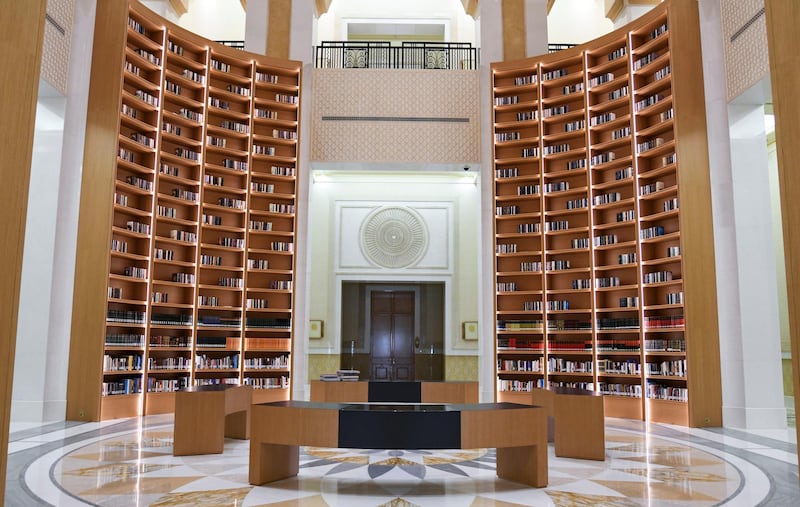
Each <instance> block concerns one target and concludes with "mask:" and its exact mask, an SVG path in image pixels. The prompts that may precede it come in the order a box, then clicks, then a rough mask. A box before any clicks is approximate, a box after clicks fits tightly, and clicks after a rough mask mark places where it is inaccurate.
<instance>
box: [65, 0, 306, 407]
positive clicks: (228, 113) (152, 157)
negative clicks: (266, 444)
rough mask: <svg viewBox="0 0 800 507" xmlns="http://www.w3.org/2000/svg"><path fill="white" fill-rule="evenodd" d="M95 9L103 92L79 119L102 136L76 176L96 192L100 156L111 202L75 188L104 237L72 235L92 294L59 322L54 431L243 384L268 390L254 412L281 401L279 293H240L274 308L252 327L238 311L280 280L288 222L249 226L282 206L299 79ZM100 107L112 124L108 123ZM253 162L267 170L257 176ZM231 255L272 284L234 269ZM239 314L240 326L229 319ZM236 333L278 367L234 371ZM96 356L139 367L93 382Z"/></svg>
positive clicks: (240, 344) (141, 16) (286, 349)
mask: <svg viewBox="0 0 800 507" xmlns="http://www.w3.org/2000/svg"><path fill="white" fill-rule="evenodd" d="M98 9H99V11H102V12H98V20H101V19H102V20H103V21H102V22H100V21H98V27H97V29H96V36H95V51H99V50H100V49H99V48H102V49H103V50H104V51H106V55H108V58H106V59H105V60H104V61H102V62H100V61H99V60H96V63H95V65H94V66H93V70H92V83H93V85H92V86H95V83H102V85H103V87H104V88H102V90H103V91H102V92H101V91H99V90H101V88H98V91H96V92H92V93H90V115H94V116H93V119H94V120H93V121H97V122H98V123H100V124H102V125H104V126H105V127H106V128H107V129H108V130H110V131H112V132H113V131H114V129H116V135H115V136H114V137H113V139H112V140H109V139H108V137H107V136H105V137H104V136H88V137H87V145H86V153H87V155H86V156H87V161H88V162H86V163H87V164H89V167H90V168H92V170H93V171H94V172H93V173H92V174H93V175H94V177H95V178H97V179H99V180H100V181H102V179H103V178H108V166H109V164H108V163H107V162H101V159H102V156H101V155H100V154H102V153H116V157H115V162H114V164H113V170H112V171H111V172H112V173H113V174H112V175H111V179H113V185H111V184H110V185H109V186H108V188H109V189H110V188H113V192H114V193H113V195H112V194H109V193H108V190H107V189H104V188H101V187H102V185H98V184H95V185H93V186H90V187H89V188H90V191H88V192H87V193H86V197H85V201H82V208H81V218H82V220H83V219H84V214H86V216H88V215H93V216H95V215H98V211H99V210H108V215H107V223H108V225H107V226H106V227H105V233H104V232H103V230H104V228H103V227H96V228H95V229H96V230H95V231H92V232H83V233H81V234H82V237H81V238H79V241H81V245H86V247H85V248H84V246H82V248H81V250H85V251H86V252H87V253H85V254H84V255H86V258H87V259H88V258H89V257H92V258H93V259H95V261H92V262H91V263H89V262H86V263H84V264H81V263H82V262H83V261H79V262H78V264H79V265H83V266H85V268H83V269H85V270H86V272H85V273H84V275H83V276H86V277H90V278H100V280H98V282H101V283H102V285H104V286H106V287H103V288H102V290H103V291H107V293H105V292H104V293H102V298H99V297H98V296H97V295H95V293H94V291H89V292H87V293H86V294H81V295H80V297H85V299H86V300H87V304H86V305H81V306H85V308H80V309H76V310H75V312H76V318H75V319H74V320H73V337H75V338H73V342H74V343H75V346H73V349H72V350H71V353H70V362H71V364H72V365H81V366H80V367H77V366H75V367H74V368H70V370H71V371H72V370H73V369H74V370H75V371H78V370H79V369H82V370H83V371H84V372H85V374H82V375H83V376H82V378H81V379H80V380H78V378H77V377H78V374H76V375H75V376H72V374H71V378H70V383H71V384H70V385H71V387H70V388H69V389H68V390H69V391H70V393H69V394H68V417H69V418H70V419H76V420H86V419H89V420H100V419H108V418H110V417H125V416H133V415H138V414H141V413H148V414H150V413H165V412H171V411H172V410H173V409H174V391H176V390H179V389H182V388H185V387H188V386H190V385H193V384H208V383H212V384H213V383H219V382H233V383H240V382H248V383H250V381H249V380H248V379H247V378H243V375H244V371H245V370H247V372H248V374H247V375H248V376H253V375H255V376H256V381H255V383H256V384H258V385H259V386H261V387H275V389H270V391H271V394H270V396H269V398H270V401H275V400H279V399H288V396H289V390H288V387H289V385H290V380H291V371H290V369H289V368H288V366H287V365H288V364H291V361H290V356H291V351H292V337H293V327H292V326H293V310H292V308H293V306H294V305H293V292H292V291H291V290H289V289H287V288H285V287H283V286H280V285H279V287H281V288H280V289H277V288H276V289H267V290H264V291H260V292H256V293H257V294H261V293H263V296H261V297H265V298H266V297H268V298H269V299H270V302H273V301H272V299H274V300H275V301H274V306H275V307H276V308H270V309H269V310H268V311H264V312H262V311H261V310H250V309H248V308H247V301H246V298H245V294H249V293H250V292H251V291H252V290H253V289H256V287H262V286H266V287H271V285H270V283H271V282H273V281H276V283H278V282H277V281H284V282H290V281H291V280H292V279H293V276H294V248H293V242H292V238H293V234H294V230H295V222H296V216H295V214H294V209H292V213H291V214H289V213H286V214H280V215H277V214H276V215H275V217H274V218H273V219H270V218H267V219H265V221H264V222H263V223H262V222H260V220H262V219H261V218H257V217H258V216H260V215H258V214H257V213H258V212H255V210H256V209H260V208H265V209H268V207H267V204H268V203H277V204H280V205H286V204H291V205H294V199H295V194H296V190H295V183H296V180H295V177H294V174H295V171H296V170H297V168H296V162H297V150H298V141H297V132H298V129H299V125H298V117H299V90H300V79H301V76H300V73H301V71H300V69H301V64H300V62H296V61H288V60H279V59H273V58H269V57H265V56H260V55H255V54H251V53H246V52H243V51H238V50H234V49H231V48H227V47H224V46H221V45H218V44H216V43H214V42H211V41H208V40H206V39H203V38H201V37H199V36H197V35H195V34H192V33H190V32H188V31H186V30H184V29H182V28H180V27H177V26H175V25H173V24H171V23H169V22H168V21H166V20H164V19H162V18H160V17H158V16H157V15H155V14H154V13H152V12H151V11H150V10H148V9H147V8H145V7H143V6H142V5H141V4H140V3H139V2H138V1H136V0H129V1H126V2H109V3H108V4H105V3H104V4H103V5H102V6H99V7H98ZM101 14H102V15H101ZM113 47H116V48H118V54H116V55H114V56H113V58H112V56H111V55H112V53H113V51H112V52H109V50H110V48H113ZM106 60H107V61H106ZM93 90H94V88H93ZM115 107H116V108H118V109H117V110H118V111H119V114H118V115H117V117H116V118H112V117H109V115H108V111H109V110H113V109H114V108H115ZM112 122H113V123H112ZM255 145H262V146H274V151H275V153H274V156H259V155H257V154H256V152H257V150H255V149H254V146H255ZM256 159H259V160H260V161H268V163H271V164H272V165H275V166H276V167H273V168H270V165H266V167H264V164H263V163H262V162H259V163H258V164H260V165H258V166H257V163H256ZM102 160H106V159H102ZM276 171H277V174H274V175H273V174H270V173H271V172H276ZM87 177H88V176H84V187H86V185H87ZM251 181H253V182H255V183H254V186H253V187H251ZM109 183H110V180H109ZM267 189H268V190H269V192H271V193H265V192H263V190H267ZM259 191H262V193H260V192H259ZM86 203H91V204H86ZM107 203H111V205H108V204H107ZM251 210H253V211H254V212H253V213H251ZM99 215H100V216H103V213H99ZM251 216H252V217H253V218H252V219H250V217H251ZM254 220H255V221H256V222H254ZM266 221H269V222H271V223H270V224H267V223H266ZM101 222H102V220H101ZM92 223H96V221H93V222H92ZM254 224H255V225H254ZM273 226H274V229H275V230H274V231H262V230H261V228H265V227H270V228H272V227H273ZM109 231H110V236H111V245H110V249H109V245H108V235H109V234H108V232H109ZM100 245H102V248H101V249H100ZM94 249H100V251H102V252H106V253H105V258H106V262H107V265H106V267H105V268H104V269H105V271H106V273H107V276H106V277H105V280H102V278H103V277H96V272H97V269H98V268H97V263H98V262H97V257H96V255H95V254H94V253H92V252H94V251H95V250H94ZM246 252H247V254H248V257H250V258H253V259H256V260H257V261H258V262H260V263H263V264H264V266H267V265H269V266H270V267H272V268H274V269H273V270H264V272H263V273H262V272H261V271H259V270H251V269H246V266H247V265H248V264H246V261H247V259H246V258H245V253H246ZM79 255H81V254H79ZM251 255H252V257H251ZM90 272H91V275H90V274H89V273H90ZM129 273H134V274H135V275H136V277H132V276H127V274H129ZM248 278H250V279H251V280H250V282H248ZM101 283H96V284H95V285H97V286H98V287H97V288H96V289H95V290H97V289H99V286H100V285H101ZM249 283H250V284H255V285H254V286H253V287H251V286H250V285H249ZM264 284H266V285H264ZM76 297H78V296H77V295H76ZM76 308H77V307H76ZM101 312H102V313H101ZM251 313H252V314H253V315H256V318H255V320H256V322H255V324H256V325H248V322H247V321H248V320H251V318H250V317H247V318H245V316H246V315H250V314H251ZM265 314H266V315H265ZM100 315H102V318H100V317H99V316H100ZM262 315H264V317H262ZM262 321H263V322H262ZM259 323H264V324H272V326H271V327H268V326H266V325H265V326H263V327H262V326H259V325H258V324H259ZM250 324H252V323H250ZM277 324H279V326H278V325H277ZM103 332H105V335H106V338H105V342H103V341H102V338H101V337H102V333H103ZM245 333H253V335H254V336H255V338H252V339H254V340H258V339H261V337H270V338H268V339H270V340H272V339H274V338H271V337H274V336H279V337H280V339H279V341H280V343H272V349H274V350H273V351H270V350H260V349H257V348H256V349H253V350H252V351H248V354H250V355H251V356H252V357H253V358H256V359H258V358H275V357H278V356H284V357H285V358H286V361H285V364H284V365H283V367H282V368H280V369H277V368H271V369H262V368H260V367H259V368H251V367H246V366H245V364H244V362H243V361H240V360H239V358H240V357H242V354H243V353H244V350H245V340H244V339H243V338H245ZM264 339H267V338H264ZM128 341H130V342H131V343H132V344H131V345H127V344H124V345H121V344H120V342H125V343H127V342H128ZM254 343H257V342H254ZM220 344H221V345H222V346H221V347H220V346H219V345H220ZM209 345H216V347H209ZM98 352H102V353H101V354H99V355H101V356H104V357H105V358H106V361H107V362H108V361H111V362H112V363H113V364H115V365H116V364H118V363H119V362H121V361H127V360H128V359H127V358H128V356H130V355H131V354H133V355H135V356H136V358H137V359H136V362H137V363H136V364H137V365H141V366H140V367H138V366H137V367H136V368H135V369H130V370H127V369H126V370H124V371H118V370H117V369H109V368H105V369H104V368H103V363H102V362H100V361H98V362H97V363H96V364H95V362H94V360H93V359H92V357H96V355H97V354H98ZM248 357H249V356H248ZM87 358H88V359H89V361H87ZM206 360H208V362H206ZM87 363H90V364H91V367H86V364H87ZM125 364H127V363H125ZM265 379H266V380H265ZM142 393H146V396H143V394H142Z"/></svg>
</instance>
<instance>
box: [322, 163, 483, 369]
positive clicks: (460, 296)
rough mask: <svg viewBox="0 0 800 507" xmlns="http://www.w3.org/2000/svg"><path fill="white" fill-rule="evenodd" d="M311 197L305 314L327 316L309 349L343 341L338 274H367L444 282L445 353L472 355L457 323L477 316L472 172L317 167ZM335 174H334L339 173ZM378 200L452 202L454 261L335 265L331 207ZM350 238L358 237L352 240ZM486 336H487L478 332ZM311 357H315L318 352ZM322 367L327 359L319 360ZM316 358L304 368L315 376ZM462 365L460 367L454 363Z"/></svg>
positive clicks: (331, 347) (333, 350)
mask: <svg viewBox="0 0 800 507" xmlns="http://www.w3.org/2000/svg"><path fill="white" fill-rule="evenodd" d="M313 179H314V181H313V182H312V183H311V189H310V195H309V202H310V210H309V213H310V231H311V234H310V242H311V245H310V253H309V259H310V260H309V265H310V283H309V286H310V287H311V289H310V293H309V303H308V305H309V318H310V319H319V320H323V321H325V336H324V337H323V338H322V339H321V340H310V341H309V354H310V359H309V360H310V361H312V359H311V357H314V355H317V354H322V355H325V354H335V355H336V357H337V358H338V354H339V349H340V342H341V337H340V329H339V327H340V326H339V315H337V313H338V311H339V310H338V308H339V303H338V302H339V298H340V297H341V296H340V291H341V287H340V284H341V281H342V280H344V279H347V280H371V281H391V282H418V281H439V282H444V283H445V284H446V294H445V297H446V301H445V312H446V314H447V315H449V320H448V321H447V322H446V323H445V343H446V354H447V355H448V357H449V356H450V355H475V354H477V350H478V342H476V341H464V340H463V339H462V336H461V323H462V322H465V321H477V320H479V317H480V313H481V312H480V311H479V307H478V290H479V289H478V249H479V247H480V245H479V240H478V231H479V224H480V207H479V195H480V192H479V189H478V186H477V184H476V183H475V180H474V178H471V177H470V178H466V179H464V177H463V176H461V175H458V174H456V175H454V176H441V175H436V174H425V173H416V174H412V175H387V174H386V173H382V174H377V175H376V174H367V173H360V174H359V173H349V174H340V175H338V176H337V175H336V174H330V175H320V174H319V173H317V174H315V175H314V178H313ZM337 179H338V180H337ZM362 202H375V203H380V204H382V205H386V204H391V203H398V202H401V203H403V205H411V206H413V203H414V202H417V203H433V204H436V203H443V204H446V205H448V206H450V207H451V209H452V216H451V219H450V224H449V227H452V231H451V232H452V237H453V244H452V246H451V248H452V254H453V255H452V265H451V266H448V268H447V269H444V270H443V272H442V273H438V274H437V273H436V272H434V271H431V270H427V271H425V272H424V273H422V274H419V273H414V272H413V270H410V269H384V268H375V269H362V270H358V271H355V272H354V271H352V270H341V269H339V270H337V267H336V265H335V259H336V257H337V253H336V251H335V248H336V245H338V244H339V242H338V239H337V238H336V231H337V226H336V215H337V213H336V207H337V205H338V206H340V207H341V206H347V205H348V203H362ZM353 243H355V242H353ZM342 248H351V249H356V250H358V249H359V245H358V244H344V245H342ZM482 338H483V339H489V340H491V339H492V337H491V336H488V337H482ZM314 361H317V360H316V359H315V360H314ZM322 366H325V367H327V366H328V365H327V363H324V364H322ZM313 370H314V365H313V364H311V362H310V363H309V376H310V377H311V378H314V377H315V376H318V374H319V373H318V372H314V371H313ZM459 371H460V370H459ZM474 379H477V376H475V377H474V378H473V380H474Z"/></svg>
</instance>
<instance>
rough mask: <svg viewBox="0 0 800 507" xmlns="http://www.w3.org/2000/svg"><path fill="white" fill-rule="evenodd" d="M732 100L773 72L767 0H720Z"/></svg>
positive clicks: (729, 95) (726, 64) (728, 84)
mask: <svg viewBox="0 0 800 507" xmlns="http://www.w3.org/2000/svg"><path fill="white" fill-rule="evenodd" d="M720 8H721V15H722V39H723V45H724V48H725V73H726V76H725V77H726V82H727V87H728V100H729V101H730V100H732V99H734V98H735V97H737V96H738V95H739V94H741V93H742V92H744V91H745V90H747V89H748V88H750V87H751V86H753V85H754V84H756V83H757V82H758V81H760V80H761V79H762V78H764V77H765V76H766V75H767V74H769V53H768V52H767V24H766V17H765V16H764V0H720Z"/></svg>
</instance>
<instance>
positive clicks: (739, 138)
mask: <svg viewBox="0 0 800 507" xmlns="http://www.w3.org/2000/svg"><path fill="white" fill-rule="evenodd" d="M728 111H729V118H730V124H731V161H732V174H733V198H734V202H735V203H736V206H735V221H736V243H737V259H738V265H739V270H738V276H739V288H740V291H739V301H740V304H739V307H740V311H741V314H740V319H741V328H742V346H741V351H742V362H741V364H738V361H736V362H734V363H733V364H729V365H728V368H729V369H730V374H731V375H736V374H738V375H740V376H743V377H744V378H743V384H744V391H743V392H741V393H737V394H738V395H739V396H738V397H741V399H740V400H737V401H740V402H742V408H741V409H739V407H735V406H734V407H729V410H728V412H729V413H730V412H734V411H735V415H734V414H732V418H733V420H736V421H738V420H740V419H743V422H744V427H747V428H770V429H771V428H784V427H785V426H786V409H785V407H784V400H783V379H782V370H781V350H780V323H779V317H778V288H777V268H776V265H775V240H774V237H773V224H772V203H771V192H770V183H769V173H768V165H767V139H766V133H765V129H764V105H763V101H762V102H758V103H755V104H738V103H732V104H730V105H729V106H728ZM739 368H740V371H739V372H737V371H736V370H737V369H739Z"/></svg>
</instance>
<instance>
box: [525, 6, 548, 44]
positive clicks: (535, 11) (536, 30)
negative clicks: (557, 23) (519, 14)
mask: <svg viewBox="0 0 800 507" xmlns="http://www.w3.org/2000/svg"><path fill="white" fill-rule="evenodd" d="M547 44H548V38H547V0H525V55H526V56H537V55H544V54H547V49H548V46H547Z"/></svg>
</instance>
